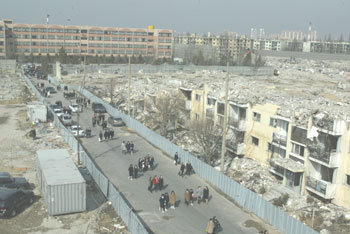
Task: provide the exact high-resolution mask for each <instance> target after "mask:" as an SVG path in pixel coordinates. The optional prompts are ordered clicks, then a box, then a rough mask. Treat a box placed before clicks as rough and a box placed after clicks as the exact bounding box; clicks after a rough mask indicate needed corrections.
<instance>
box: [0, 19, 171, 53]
mask: <svg viewBox="0 0 350 234" xmlns="http://www.w3.org/2000/svg"><path fill="white" fill-rule="evenodd" d="M0 35H3V37H1V36H0V41H2V42H3V44H4V47H3V48H2V47H1V42H0V48H2V53H3V54H2V56H8V57H11V56H14V55H18V54H21V53H24V54H25V55H29V54H31V53H32V54H33V55H39V54H50V55H55V54H57V53H58V52H59V50H60V49H61V48H62V47H63V48H64V50H65V51H66V53H67V54H68V55H87V56H95V55H98V56H103V55H104V56H112V55H113V56H118V55H120V56H133V55H134V56H139V55H141V56H149V57H155V58H163V57H165V58H171V57H172V56H173V30H170V29H155V28H154V27H153V26H149V27H148V28H119V27H96V26H72V25H45V24H18V23H14V22H13V20H5V19H4V20H3V21H1V22H0ZM0 53H1V51H0ZM0 55H1V54H0Z"/></svg>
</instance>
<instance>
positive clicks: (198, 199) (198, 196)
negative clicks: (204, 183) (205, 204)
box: [196, 186, 203, 204]
mask: <svg viewBox="0 0 350 234" xmlns="http://www.w3.org/2000/svg"><path fill="white" fill-rule="evenodd" d="M202 197H203V190H202V188H201V186H198V188H197V190H196V198H197V203H198V204H200V203H201V200H202Z"/></svg>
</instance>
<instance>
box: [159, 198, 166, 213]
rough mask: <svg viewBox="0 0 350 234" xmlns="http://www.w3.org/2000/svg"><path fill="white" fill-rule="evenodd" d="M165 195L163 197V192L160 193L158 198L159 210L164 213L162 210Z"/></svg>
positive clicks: (163, 208)
mask: <svg viewBox="0 0 350 234" xmlns="http://www.w3.org/2000/svg"><path fill="white" fill-rule="evenodd" d="M164 205H165V197H164V194H162V195H161V196H160V198H159V210H161V211H162V213H164V210H165V206H164Z"/></svg>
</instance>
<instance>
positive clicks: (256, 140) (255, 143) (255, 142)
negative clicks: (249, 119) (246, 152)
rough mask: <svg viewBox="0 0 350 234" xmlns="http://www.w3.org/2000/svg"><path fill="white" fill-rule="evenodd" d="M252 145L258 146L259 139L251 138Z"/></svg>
mask: <svg viewBox="0 0 350 234" xmlns="http://www.w3.org/2000/svg"><path fill="white" fill-rule="evenodd" d="M252 144H253V145H255V146H259V138H256V137H253V136H252Z"/></svg>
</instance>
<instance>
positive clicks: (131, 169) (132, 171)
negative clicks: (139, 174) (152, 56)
mask: <svg viewBox="0 0 350 234" xmlns="http://www.w3.org/2000/svg"><path fill="white" fill-rule="evenodd" d="M133 174H134V167H133V166H132V164H130V166H129V177H128V178H129V179H130V180H132V177H133Z"/></svg>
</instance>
